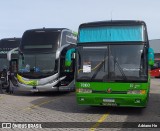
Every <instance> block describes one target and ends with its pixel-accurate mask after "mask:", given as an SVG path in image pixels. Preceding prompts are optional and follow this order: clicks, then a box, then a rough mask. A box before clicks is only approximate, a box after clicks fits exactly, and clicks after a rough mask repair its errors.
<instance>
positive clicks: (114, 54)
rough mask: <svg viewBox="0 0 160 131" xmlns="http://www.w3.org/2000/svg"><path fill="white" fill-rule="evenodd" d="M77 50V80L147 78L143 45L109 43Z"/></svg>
mask: <svg viewBox="0 0 160 131" xmlns="http://www.w3.org/2000/svg"><path fill="white" fill-rule="evenodd" d="M78 51H79V54H80V56H79V58H78V65H79V66H78V73H77V80H87V81H108V80H113V81H116V80H117V81H118V80H120V81H129V80H133V81H134V80H135V81H136V80H137V81H138V80H142V81H145V80H147V63H146V62H147V61H146V48H145V46H144V45H109V46H106V47H105V48H104V47H103V48H95V47H94V48H88V47H79V49H78ZM108 57H109V59H108ZM108 65H109V66H108Z"/></svg>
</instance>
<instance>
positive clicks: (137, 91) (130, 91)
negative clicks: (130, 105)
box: [127, 90, 146, 95]
mask: <svg viewBox="0 0 160 131" xmlns="http://www.w3.org/2000/svg"><path fill="white" fill-rule="evenodd" d="M127 94H142V95H144V94H146V90H128V92H127Z"/></svg>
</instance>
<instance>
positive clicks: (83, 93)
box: [75, 20, 154, 107]
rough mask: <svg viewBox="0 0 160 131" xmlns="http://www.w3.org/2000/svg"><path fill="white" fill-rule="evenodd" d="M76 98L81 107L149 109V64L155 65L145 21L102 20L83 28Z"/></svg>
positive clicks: (78, 53)
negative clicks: (147, 105) (147, 107)
mask: <svg viewBox="0 0 160 131" xmlns="http://www.w3.org/2000/svg"><path fill="white" fill-rule="evenodd" d="M76 54H77V55H76V56H77V63H76V64H77V68H76V80H75V85H76V97H77V102H78V104H80V105H92V106H128V107H145V106H146V104H147V101H148V98H149V90H150V77H149V73H148V65H153V64H154V52H153V49H151V48H149V42H148V36H147V28H146V24H145V22H143V21H128V20H126V21H125V20H124V21H123V20H122V21H121V20H120V21H100V22H91V23H84V24H81V25H80V26H79V32H78V40H77V53H76Z"/></svg>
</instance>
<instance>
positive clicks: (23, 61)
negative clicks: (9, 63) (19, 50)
mask: <svg viewBox="0 0 160 131" xmlns="http://www.w3.org/2000/svg"><path fill="white" fill-rule="evenodd" d="M55 56H56V54H55V53H50V54H21V55H20V57H19V73H20V74H22V75H23V76H27V77H33V78H39V77H41V76H42V75H43V76H46V75H48V76H49V75H53V74H55V73H56V72H57V69H56V66H55V58H56V57H55ZM43 76H42V77H43Z"/></svg>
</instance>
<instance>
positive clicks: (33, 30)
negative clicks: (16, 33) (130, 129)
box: [24, 28, 71, 33]
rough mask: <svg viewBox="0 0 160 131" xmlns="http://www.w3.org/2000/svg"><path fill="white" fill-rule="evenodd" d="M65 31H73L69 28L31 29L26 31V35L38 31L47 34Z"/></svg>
mask: <svg viewBox="0 0 160 131" xmlns="http://www.w3.org/2000/svg"><path fill="white" fill-rule="evenodd" d="M63 30H68V31H71V30H69V29H67V28H39V29H29V30H26V31H25V32H24V33H26V32H36V31H46V32H50V31H55V32H61V31H63Z"/></svg>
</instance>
